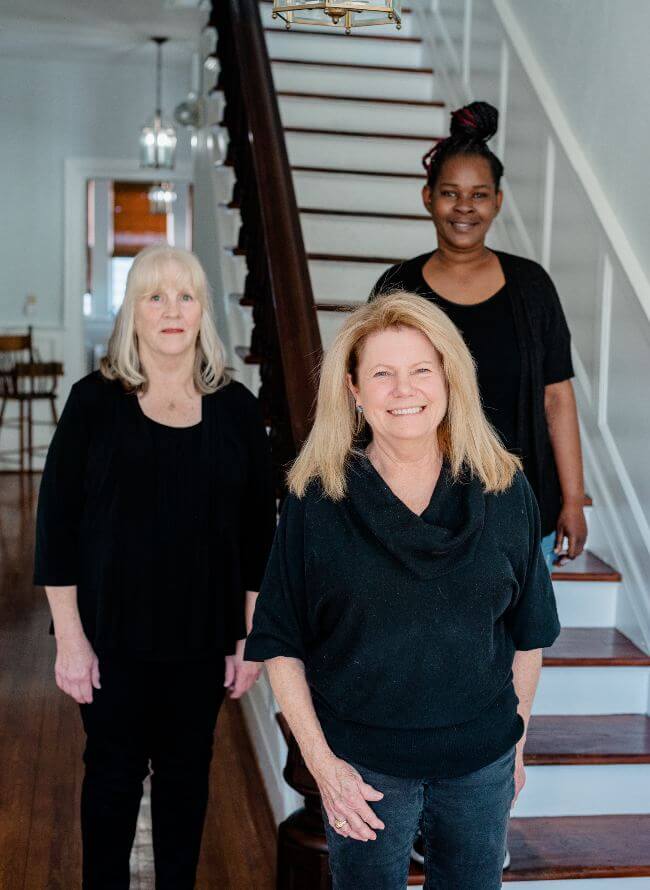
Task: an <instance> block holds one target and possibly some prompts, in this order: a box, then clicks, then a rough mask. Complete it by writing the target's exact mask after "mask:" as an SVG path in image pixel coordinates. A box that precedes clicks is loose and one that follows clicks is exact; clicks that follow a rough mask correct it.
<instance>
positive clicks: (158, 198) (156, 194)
mask: <svg viewBox="0 0 650 890" xmlns="http://www.w3.org/2000/svg"><path fill="white" fill-rule="evenodd" d="M147 197H148V198H149V213H155V214H162V213H171V212H172V210H173V209H174V201H175V200H176V191H175V189H174V186H173V185H172V183H171V182H161V183H158V184H156V185H152V186H151V188H150V189H149V192H148V193H147Z"/></svg>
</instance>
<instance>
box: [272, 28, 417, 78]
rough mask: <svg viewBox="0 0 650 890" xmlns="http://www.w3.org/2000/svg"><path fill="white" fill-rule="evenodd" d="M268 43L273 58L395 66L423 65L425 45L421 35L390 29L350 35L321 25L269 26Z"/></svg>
mask: <svg viewBox="0 0 650 890" xmlns="http://www.w3.org/2000/svg"><path fill="white" fill-rule="evenodd" d="M265 31H266V33H265V37H266V45H267V47H268V53H269V56H270V57H271V58H282V59H296V60H299V61H303V60H304V61H310V62H322V63H323V64H324V65H326V64H327V63H328V62H329V61H330V60H336V61H337V62H338V63H340V64H348V63H349V64H352V65H375V66H380V65H387V66H390V67H396V68H413V69H415V70H417V69H420V68H422V67H424V66H425V65H426V64H427V62H428V59H425V58H423V47H424V44H423V43H422V42H421V41H420V40H419V39H418V38H411V37H399V36H397V34H398V32H397V31H394V30H392V29H391V32H390V35H387V34H377V33H376V32H375V33H374V34H359V33H358V32H357V33H356V34H354V35H352V36H351V37H347V36H346V35H345V34H343V33H341V32H336V31H333V30H331V31H327V30H326V29H325V28H320V29H318V30H314V31H308V30H306V29H303V28H295V29H292V30H291V31H287V30H285V29H284V28H277V27H276V28H266V29H265Z"/></svg>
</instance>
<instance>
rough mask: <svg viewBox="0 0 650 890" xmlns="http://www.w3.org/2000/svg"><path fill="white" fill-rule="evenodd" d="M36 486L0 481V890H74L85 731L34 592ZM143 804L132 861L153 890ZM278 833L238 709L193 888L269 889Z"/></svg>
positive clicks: (221, 733)
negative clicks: (56, 671) (61, 679)
mask: <svg viewBox="0 0 650 890" xmlns="http://www.w3.org/2000/svg"><path fill="white" fill-rule="evenodd" d="M38 484H39V477H34V478H33V479H32V480H30V479H29V478H27V477H19V476H18V475H9V474H7V475H2V476H0V890H74V888H77V887H79V886H80V883H81V881H80V873H81V845H80V839H79V817H78V811H79V796H80V791H81V778H82V762H81V752H82V750H83V732H82V728H81V721H80V718H79V712H78V709H77V706H76V705H75V703H74V702H73V701H72V699H70V698H68V697H67V696H64V695H63V694H62V693H61V692H59V690H58V689H57V688H56V686H55V684H54V676H53V664H54V641H53V639H52V638H51V637H49V636H48V626H49V614H48V610H47V603H46V600H45V596H44V594H43V592H42V591H41V590H40V589H34V587H33V585H32V583H31V572H32V541H33V534H34V521H33V516H34V509H35V504H36V491H37V489H38ZM150 841H151V822H150V817H149V801H148V795H146V794H145V798H144V800H143V805H142V808H141V812H140V819H139V823H138V832H137V836H136V842H135V846H134V850H133V857H132V862H131V867H132V881H131V886H132V888H133V890H153V887H154V880H153V859H152V854H151V846H150ZM274 875H275V826H274V824H273V819H272V816H271V813H270V810H269V808H268V804H267V801H266V797H265V794H264V791H263V787H262V783H261V778H260V775H259V772H258V769H257V764H256V761H255V758H254V756H253V752H252V749H251V746H250V742H249V740H248V736H247V734H246V729H245V725H244V721H243V718H242V714H241V710H240V708H239V706H238V705H237V704H236V703H233V702H228V703H227V704H226V705H225V706H224V708H223V710H222V712H221V715H220V717H219V725H218V727H217V738H216V745H215V757H214V761H213V767H212V777H211V793H210V803H209V807H208V817H207V822H206V829H205V834H204V841H203V849H202V854H201V862H200V866H199V875H198V880H197V888H198V890H243V888H253V887H254V888H255V890H272V888H274V886H275V880H274Z"/></svg>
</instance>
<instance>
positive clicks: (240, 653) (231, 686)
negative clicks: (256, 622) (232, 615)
mask: <svg viewBox="0 0 650 890" xmlns="http://www.w3.org/2000/svg"><path fill="white" fill-rule="evenodd" d="M245 645H246V640H237V649H236V651H235V654H234V655H226V676H225V679H224V681H223V685H224V686H225V687H226V689H227V690H228V694H229V696H230V698H241V697H242V695H244V693H245V692H248V690H249V689H250V688H251V686H254V685H255V683H257V681H258V679H259V676H260V674H261V673H262V664H261V663H260V662H259V661H245V660H244V646H245Z"/></svg>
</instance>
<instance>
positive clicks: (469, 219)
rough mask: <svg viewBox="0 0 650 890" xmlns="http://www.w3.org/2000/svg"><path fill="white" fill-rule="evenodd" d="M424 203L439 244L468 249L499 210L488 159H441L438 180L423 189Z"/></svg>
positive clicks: (478, 242) (481, 239)
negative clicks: (443, 160) (442, 161)
mask: <svg viewBox="0 0 650 890" xmlns="http://www.w3.org/2000/svg"><path fill="white" fill-rule="evenodd" d="M422 198H423V201H424V206H425V207H426V209H427V210H428V211H429V213H430V214H431V218H432V220H433V223H434V225H435V227H436V231H437V233H438V244H439V245H441V246H449V247H452V248H454V249H455V250H468V249H472V248H476V247H477V246H480V245H482V244H483V242H484V241H485V236H486V235H487V233H488V231H489V228H490V226H491V225H492V222H493V220H494V217H495V216H496V215H497V213H498V212H499V210H500V209H501V203H502V201H503V192H501V191H497V190H496V188H495V184H494V178H493V175H492V170H491V168H490V164H489V163H488V161H487V160H486V159H485V158H483V157H481V156H480V155H471V154H462V155H454V156H453V157H451V158H449V159H448V160H446V161H445V162H444V164H443V165H442V169H441V171H440V175H439V177H438V181H437V182H436V183H435V185H434V186H433V187H432V188H430V187H429V186H428V185H425V186H424V188H423V189H422Z"/></svg>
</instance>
